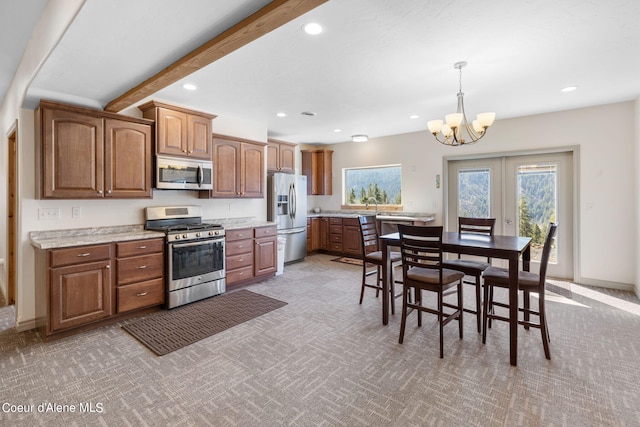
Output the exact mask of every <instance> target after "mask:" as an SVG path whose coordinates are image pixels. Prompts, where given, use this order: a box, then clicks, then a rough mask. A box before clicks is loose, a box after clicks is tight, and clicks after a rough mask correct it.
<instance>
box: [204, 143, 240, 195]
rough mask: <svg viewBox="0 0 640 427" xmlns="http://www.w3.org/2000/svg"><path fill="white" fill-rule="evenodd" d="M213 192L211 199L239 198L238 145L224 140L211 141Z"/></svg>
mask: <svg viewBox="0 0 640 427" xmlns="http://www.w3.org/2000/svg"><path fill="white" fill-rule="evenodd" d="M213 150H214V162H213V178H214V179H213V191H211V192H210V194H211V197H225V198H232V197H238V196H239V192H240V191H239V187H240V183H239V181H238V180H239V178H240V174H239V173H238V165H239V163H240V143H239V142H235V141H228V140H224V139H217V138H214V140H213Z"/></svg>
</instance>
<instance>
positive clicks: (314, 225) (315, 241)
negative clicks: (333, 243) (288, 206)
mask: <svg viewBox="0 0 640 427" xmlns="http://www.w3.org/2000/svg"><path fill="white" fill-rule="evenodd" d="M321 221H322V218H311V251H317V250H318V249H320V222H321ZM327 227H328V225H327Z"/></svg>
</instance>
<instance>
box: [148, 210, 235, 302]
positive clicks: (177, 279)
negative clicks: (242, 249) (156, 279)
mask: <svg viewBox="0 0 640 427" xmlns="http://www.w3.org/2000/svg"><path fill="white" fill-rule="evenodd" d="M145 218H146V222H145V229H147V230H155V231H163V232H164V233H165V234H166V236H167V238H166V245H167V247H166V251H165V253H166V261H165V289H166V296H167V298H166V305H167V308H174V307H178V306H180V305H184V304H188V303H190V302H193V301H198V300H201V299H204V298H208V297H211V296H214V295H218V294H221V293H224V292H225V290H226V285H225V256H224V246H225V242H224V228H223V227H222V226H221V225H219V224H207V223H203V222H202V207H201V206H161V207H150V208H146V209H145Z"/></svg>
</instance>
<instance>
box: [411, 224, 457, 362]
mask: <svg viewBox="0 0 640 427" xmlns="http://www.w3.org/2000/svg"><path fill="white" fill-rule="evenodd" d="M398 232H399V233H400V253H401V254H402V278H403V282H404V286H403V288H404V289H403V298H402V321H401V323H400V339H399V342H400V344H402V341H403V340H404V331H405V327H406V323H407V316H408V315H409V314H411V313H412V312H413V311H414V310H417V311H418V326H419V327H420V326H422V312H426V313H431V314H435V315H437V316H438V326H439V331H440V358H443V356H444V351H443V347H444V338H443V328H444V325H446V324H447V323H449V322H451V321H452V320H457V321H458V328H459V333H460V338H462V315H463V312H464V311H463V305H462V278H463V277H464V273H463V272H461V271H456V270H451V269H448V268H445V267H444V265H443V263H442V227H441V226H436V227H424V226H414V225H402V224H398ZM411 289H413V290H414V296H413V299H414V301H415V302H411V298H410V292H411ZM449 289H455V290H456V291H457V294H458V298H457V304H452V303H449V302H444V293H445V291H446V290H449ZM423 290H425V291H430V292H435V293H436V294H437V298H438V303H437V308H436V309H434V308H432V307H427V306H426V304H424V305H423V300H422V291H423ZM445 307H446V308H447V309H453V311H450V310H448V312H447V313H445V311H444V310H445Z"/></svg>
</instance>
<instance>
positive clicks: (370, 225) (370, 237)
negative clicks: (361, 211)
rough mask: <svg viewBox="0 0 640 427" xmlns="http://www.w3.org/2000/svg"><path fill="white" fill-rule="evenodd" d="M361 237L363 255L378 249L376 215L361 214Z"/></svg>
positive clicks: (359, 219)
mask: <svg viewBox="0 0 640 427" xmlns="http://www.w3.org/2000/svg"><path fill="white" fill-rule="evenodd" d="M358 221H359V222H360V238H361V239H362V256H363V257H364V256H365V255H366V254H368V253H370V252H375V251H377V250H378V229H377V228H376V216H375V215H361V216H359V217H358Z"/></svg>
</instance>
